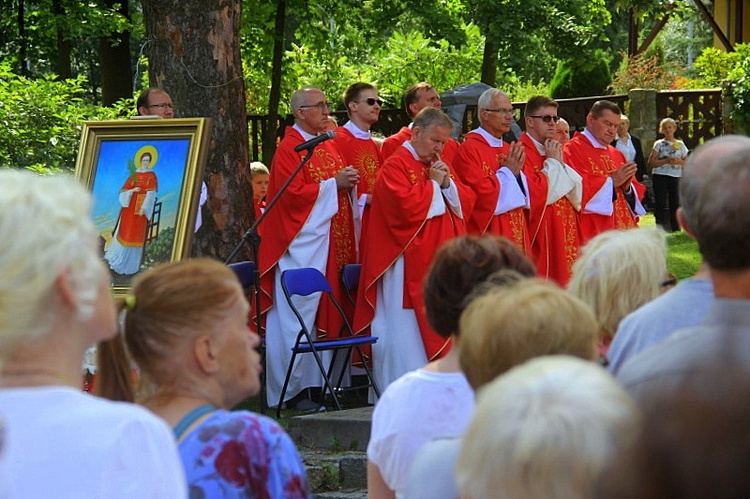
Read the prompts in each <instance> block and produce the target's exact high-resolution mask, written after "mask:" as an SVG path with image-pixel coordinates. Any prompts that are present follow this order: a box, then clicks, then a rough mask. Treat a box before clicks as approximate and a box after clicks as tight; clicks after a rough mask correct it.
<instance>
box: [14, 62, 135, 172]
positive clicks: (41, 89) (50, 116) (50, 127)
mask: <svg viewBox="0 0 750 499" xmlns="http://www.w3.org/2000/svg"><path fill="white" fill-rule="evenodd" d="M84 83H85V78H84V77H83V76H79V77H77V78H74V79H71V80H67V81H64V82H61V81H55V78H54V75H49V76H46V77H44V78H40V79H36V80H32V79H27V78H24V77H21V76H17V75H15V74H14V73H12V72H11V71H10V65H9V64H8V63H2V64H0V125H2V126H0V167H2V168H27V169H30V170H34V171H38V172H46V171H62V170H67V171H72V170H73V169H74V168H75V163H76V155H77V153H78V144H79V142H80V139H81V129H82V125H83V122H84V121H85V120H93V119H114V118H117V117H118V113H119V112H121V111H123V110H124V109H128V108H129V109H132V102H130V103H126V102H121V103H120V104H119V106H118V107H116V108H101V107H96V106H93V105H90V104H87V103H86V102H85V101H84V99H83V95H84V89H83V85H84Z"/></svg>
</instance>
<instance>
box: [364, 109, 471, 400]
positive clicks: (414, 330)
mask: <svg viewBox="0 0 750 499" xmlns="http://www.w3.org/2000/svg"><path fill="white" fill-rule="evenodd" d="M452 129H453V122H452V121H451V120H450V118H449V117H448V116H447V115H446V114H445V113H443V112H442V111H440V110H439V109H435V108H432V107H429V108H425V109H423V110H422V111H421V112H420V113H419V114H418V115H417V116H416V117H415V119H414V127H413V135H412V138H411V140H409V141H407V142H404V143H403V144H402V146H401V147H400V148H399V149H398V150H397V151H396V152H395V153H394V154H393V155H392V156H391V157H389V158H388V159H387V160H386V161H385V162H384V163H383V167H382V169H381V171H380V176H379V177H378V180H377V181H376V182H375V189H374V192H373V196H372V212H371V215H372V217H371V219H370V227H369V230H370V233H369V238H368V245H367V247H366V248H365V251H364V255H363V262H362V277H361V279H360V286H359V294H358V299H357V311H356V313H355V318H354V329H355V331H357V332H361V331H364V330H365V329H366V328H367V327H368V326H370V327H371V332H372V335H373V336H377V337H378V338H379V339H378V342H377V343H376V344H375V345H373V348H372V358H373V370H374V374H375V377H376V379H377V382H378V384H379V386H380V388H381V390H384V389H385V388H386V387H387V386H388V385H389V384H390V383H391V382H392V381H394V380H395V379H397V378H398V377H400V376H401V375H403V374H404V373H406V372H408V371H411V370H413V369H417V368H419V367H421V366H423V365H425V364H426V363H427V362H428V361H430V360H434V359H436V358H439V357H441V356H442V355H444V354H445V353H447V351H448V348H449V347H450V345H449V340H446V339H445V338H443V337H441V336H439V335H438V334H437V333H435V332H434V331H433V330H432V329H431V328H430V327H429V325H428V323H427V319H426V317H425V312H424V305H423V303H424V302H423V298H422V280H423V278H424V276H425V274H426V273H427V268H428V266H429V264H430V262H431V260H432V256H433V254H434V253H435V251H436V250H437V248H438V246H440V244H441V243H442V242H443V241H446V240H448V239H451V238H453V237H455V236H457V235H460V234H463V233H464V232H465V230H464V222H463V219H462V217H463V214H464V213H465V211H466V210H467V209H468V208H469V205H470V204H471V202H472V193H471V191H470V190H469V189H468V188H466V187H465V186H463V185H462V184H461V183H460V181H457V180H455V179H453V178H452V176H451V170H450V167H449V166H448V165H447V164H446V163H445V162H444V161H441V159H440V153H441V152H442V150H443V147H444V145H445V143H446V142H447V141H448V138H449V137H450V133H451V130H452Z"/></svg>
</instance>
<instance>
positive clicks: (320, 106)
mask: <svg viewBox="0 0 750 499" xmlns="http://www.w3.org/2000/svg"><path fill="white" fill-rule="evenodd" d="M310 107H317V108H318V109H319V110H320V111H325V110H326V109H331V103H330V102H318V103H317V104H308V105H306V106H300V107H299V109H307V108H310Z"/></svg>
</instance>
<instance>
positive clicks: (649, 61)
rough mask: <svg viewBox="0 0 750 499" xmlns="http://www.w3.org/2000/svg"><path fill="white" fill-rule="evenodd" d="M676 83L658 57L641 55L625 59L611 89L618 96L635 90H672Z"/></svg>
mask: <svg viewBox="0 0 750 499" xmlns="http://www.w3.org/2000/svg"><path fill="white" fill-rule="evenodd" d="M674 81H675V78H674V76H673V75H672V74H671V73H670V72H669V71H667V69H666V68H665V67H664V64H662V62H661V58H660V57H659V56H658V55H652V56H648V55H643V54H640V55H636V56H633V57H631V58H630V59H628V58H627V57H626V58H624V59H623V62H622V64H621V65H620V69H619V70H618V71H617V74H616V75H615V79H614V80H613V81H612V85H611V89H612V91H613V92H615V93H618V94H626V93H628V92H629V91H630V90H631V89H634V88H653V89H656V90H667V89H669V88H672V86H673V84H674Z"/></svg>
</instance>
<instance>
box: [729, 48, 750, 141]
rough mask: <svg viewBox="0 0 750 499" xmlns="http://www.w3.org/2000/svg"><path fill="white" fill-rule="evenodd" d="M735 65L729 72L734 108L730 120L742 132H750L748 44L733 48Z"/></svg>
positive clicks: (749, 57) (749, 53)
mask: <svg viewBox="0 0 750 499" xmlns="http://www.w3.org/2000/svg"><path fill="white" fill-rule="evenodd" d="M734 48H735V52H736V65H735V66H734V68H732V70H731V71H730V72H729V75H728V80H729V81H730V82H731V84H732V97H733V98H734V108H733V109H732V119H733V120H734V121H735V122H736V123H737V124H738V125H739V126H740V127H742V128H743V129H744V130H750V44H747V43H740V44H737V45H736V46H735V47H734Z"/></svg>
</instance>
